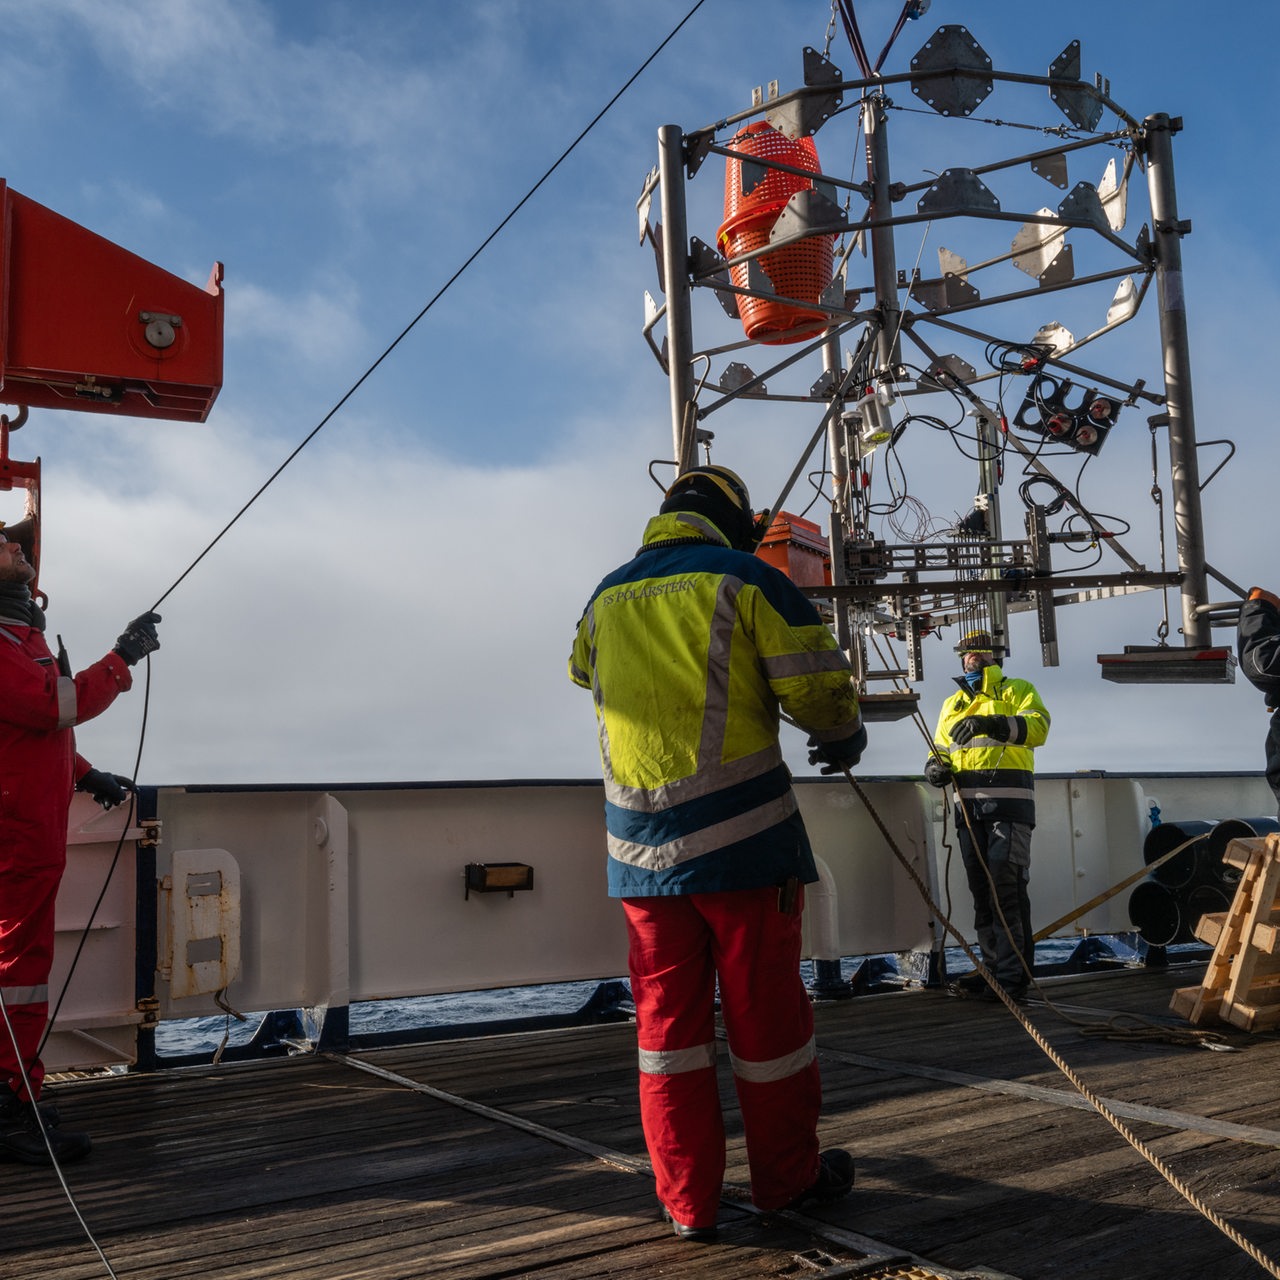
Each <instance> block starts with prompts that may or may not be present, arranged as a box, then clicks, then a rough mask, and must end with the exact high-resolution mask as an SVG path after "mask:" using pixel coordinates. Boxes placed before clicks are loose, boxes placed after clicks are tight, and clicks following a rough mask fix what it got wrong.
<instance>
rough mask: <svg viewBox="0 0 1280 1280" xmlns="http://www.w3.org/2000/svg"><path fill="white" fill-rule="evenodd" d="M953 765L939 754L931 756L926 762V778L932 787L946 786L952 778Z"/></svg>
mask: <svg viewBox="0 0 1280 1280" xmlns="http://www.w3.org/2000/svg"><path fill="white" fill-rule="evenodd" d="M952 776H953V775H952V773H951V766H950V765H949V764H947V762H946V761H945V760H939V759H938V757H937V756H930V757H929V758H928V759H927V760H926V761H925V762H924V780H925V781H926V782H927V783H928V784H929V785H930V786H931V787H945V786H946V785H947V783H948V782H950V781H951V779H952Z"/></svg>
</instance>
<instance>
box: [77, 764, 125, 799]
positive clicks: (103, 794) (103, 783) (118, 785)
mask: <svg viewBox="0 0 1280 1280" xmlns="http://www.w3.org/2000/svg"><path fill="white" fill-rule="evenodd" d="M76 790H77V791H84V792H87V793H88V794H89V795H91V796H92V797H93V798H94V799H95V800H96V801H97V802H98V803H99V804H100V805H101V806H102V807H103V808H104V809H112V808H114V807H115V806H116V805H118V804H124V802H125V801H126V800H127V799H128V798H129V792H130V791H132V790H133V780H132V779H131V778H125V777H122V776H121V775H120V774H118V773H103V771H102V770H101V769H90V770H89V771H88V772H87V773H86V774H85V775H84V777H83V778H81V779H80V781H79V782H77V783H76Z"/></svg>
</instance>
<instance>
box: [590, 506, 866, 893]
mask: <svg viewBox="0 0 1280 1280" xmlns="http://www.w3.org/2000/svg"><path fill="white" fill-rule="evenodd" d="M569 678H570V679H571V680H573V681H574V683H575V684H578V685H581V686H582V687H583V688H587V689H590V690H591V691H592V693H593V695H594V697H595V706H596V715H597V719H598V727H599V733H600V756H601V761H602V765H603V769H604V782H605V817H606V828H607V831H608V847H609V892H610V893H611V894H612V895H613V896H614V897H643V896H651V895H655V894H681V893H708V892H717V891H720V890H726V889H756V888H761V887H763V886H765V885H769V884H780V883H782V882H783V881H785V880H786V879H788V878H789V877H791V876H796V877H797V878H798V879H800V880H801V881H802V882H805V883H807V882H810V881H813V880H816V879H817V873H816V870H815V867H814V863H813V856H812V853H811V852H810V850H809V844H808V838H807V837H806V836H805V834H804V827H803V823H802V822H801V821H800V816H799V813H798V811H797V806H796V799H795V794H794V792H793V791H792V788H791V774H790V772H789V771H788V769H787V766H786V764H785V763H784V762H783V759H782V752H781V749H780V747H779V744H778V725H779V706H781V708H782V710H783V711H785V713H786V714H787V716H788V717H790V718H791V719H792V720H794V721H795V722H796V723H797V724H799V725H800V726H801V728H803V729H805V730H806V731H808V732H809V733H810V734H812V735H813V736H814V737H816V738H817V739H818V740H819V741H822V742H831V743H837V742H845V741H847V740H851V741H852V742H856V744H857V746H858V748H859V749H860V747H861V745H862V742H864V741H865V731H864V730H863V728H862V721H861V718H860V716H859V712H858V698H857V694H856V692H855V690H854V687H853V683H852V680H851V678H850V673H849V663H848V660H847V659H846V658H845V655H844V654H843V653H842V652H841V651H840V649H839V647H838V646H837V644H836V642H835V638H834V637H833V636H832V634H831V631H830V629H829V628H828V627H827V626H826V625H825V624H824V623H823V621H822V619H821V617H820V616H819V615H818V612H817V610H816V609H815V608H814V607H813V605H812V604H810V602H809V601H808V600H806V599H805V597H804V596H803V595H801V594H800V592H799V590H798V589H797V588H796V587H795V585H794V584H793V583H792V582H791V581H790V579H788V578H787V577H786V576H785V575H784V574H782V573H780V572H779V571H778V570H777V569H774V568H773V567H772V566H771V565H768V564H766V563H765V562H764V561H763V560H760V559H758V558H757V557H756V556H753V555H748V554H746V553H745V552H741V551H735V550H733V549H731V548H730V547H729V546H728V545H727V540H726V539H725V538H724V537H723V535H722V534H721V533H720V532H719V530H718V529H717V528H716V527H715V526H714V525H713V524H711V523H710V522H709V521H707V520H705V519H704V518H702V517H700V516H696V515H693V514H691V513H687V512H671V513H668V514H666V515H659V516H655V517H654V518H653V519H652V520H650V521H649V524H648V526H647V527H646V529H645V534H644V542H643V545H642V546H641V549H640V551H639V552H638V553H637V554H636V556H635V558H634V559H633V560H631V561H630V562H629V563H627V564H625V565H623V566H622V567H621V568H619V569H617V570H615V571H614V572H613V573H611V574H610V575H609V576H608V577H607V578H605V579H604V581H603V582H601V583H600V585H599V586H598V587H597V588H596V590H595V592H594V593H593V595H592V599H591V603H590V604H589V605H588V606H587V609H586V612H585V613H584V614H583V616H582V619H581V621H580V622H579V624H578V632H577V638H576V640H575V643H574V646H573V652H572V654H571V656H570V658H569Z"/></svg>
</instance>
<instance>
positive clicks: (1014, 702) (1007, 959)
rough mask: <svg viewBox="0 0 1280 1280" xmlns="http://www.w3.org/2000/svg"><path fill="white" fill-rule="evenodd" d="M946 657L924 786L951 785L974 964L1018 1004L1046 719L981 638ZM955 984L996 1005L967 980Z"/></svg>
mask: <svg viewBox="0 0 1280 1280" xmlns="http://www.w3.org/2000/svg"><path fill="white" fill-rule="evenodd" d="M956 651H957V652H958V653H959V655H960V662H961V667H962V674H961V675H960V676H958V677H957V678H956V683H957V684H958V685H959V686H960V688H959V690H958V691H957V692H955V693H953V694H952V695H951V697H949V698H948V699H947V701H946V702H945V703H943V706H942V711H941V712H940V713H939V715H938V725H937V728H936V729H935V730H934V734H933V754H932V755H931V756H930V757H929V759H928V761H927V762H926V764H925V777H926V779H927V780H928V781H929V782H931V783H932V784H933V785H934V786H935V787H945V786H946V785H947V784H948V783H954V785H955V789H956V805H955V823H956V836H957V838H958V840H959V842H960V855H961V857H962V858H963V860H964V869H965V874H966V877H967V878H968V882H969V891H970V893H971V894H972V895H973V916H974V929H975V932H976V933H977V937H978V945H979V946H980V948H981V949H982V961H983V964H984V965H985V966H986V968H987V969H988V970H989V971H990V972H991V973H992V974H993V975H994V976H995V978H996V979H997V980H998V981H999V982H1000V984H1001V985H1002V986H1003V987H1004V988H1005V990H1006V991H1008V992H1009V994H1010V995H1012V996H1013V997H1014V998H1015V999H1021V998H1023V997H1025V995H1026V992H1027V986H1028V981H1029V978H1028V975H1029V972H1030V969H1031V966H1032V964H1033V963H1034V943H1033V941H1032V930H1031V900H1030V897H1029V895H1028V891H1027V883H1028V879H1029V875H1030V870H1029V869H1030V866H1031V832H1032V829H1033V828H1034V827H1035V825H1036V798H1035V757H1034V751H1035V748H1036V747H1038V746H1041V745H1042V744H1043V742H1044V740H1045V739H1046V738H1047V737H1048V735H1049V712H1048V711H1047V710H1046V709H1045V705H1044V703H1043V702H1042V701H1041V700H1040V695H1039V693H1038V692H1037V691H1036V687H1035V685H1033V684H1032V683H1031V682H1030V681H1029V680H1018V679H1011V678H1010V677H1008V676H1006V675H1005V674H1004V672H1003V670H1002V669H1001V668H1000V666H999V659H1000V656H1001V655H1002V654H1003V649H1001V648H998V647H997V646H996V645H995V644H994V643H993V641H992V638H991V635H990V633H988V632H986V631H971V632H969V633H968V634H967V635H965V636H964V637H963V638H962V639H961V641H960V643H959V644H958V645H957V646H956ZM1024 961H1025V964H1024ZM957 985H958V986H959V987H960V988H961V989H962V990H967V991H968V992H970V993H974V994H982V995H984V996H991V997H992V998H998V997H995V995H994V992H992V991H991V990H990V989H989V988H988V987H987V985H986V981H985V979H983V978H982V976H981V975H980V974H978V973H976V972H975V973H973V974H967V975H966V976H965V977H964V978H962V979H961V980H960V982H959V983H958V984H957Z"/></svg>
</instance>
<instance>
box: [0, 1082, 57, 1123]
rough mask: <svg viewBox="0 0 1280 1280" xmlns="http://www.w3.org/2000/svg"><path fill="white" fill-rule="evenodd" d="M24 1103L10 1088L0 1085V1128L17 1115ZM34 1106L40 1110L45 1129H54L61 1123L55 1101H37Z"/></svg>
mask: <svg viewBox="0 0 1280 1280" xmlns="http://www.w3.org/2000/svg"><path fill="white" fill-rule="evenodd" d="M26 1105H27V1104H26V1103H25V1102H23V1101H22V1100H21V1099H20V1098H19V1097H18V1095H17V1094H16V1093H14V1091H13V1089H12V1088H5V1087H4V1086H3V1085H0V1128H3V1127H4V1125H5V1124H6V1123H7V1122H8V1121H9V1120H11V1119H14V1118H16V1117H17V1116H19V1115H20V1114H21V1112H22V1108H23V1107H25V1106H26ZM36 1107H37V1108H38V1109H39V1111H40V1119H41V1120H43V1121H44V1127H45V1128H46V1129H56V1128H57V1127H58V1125H59V1124H61V1123H62V1117H61V1116H60V1115H59V1114H58V1108H57V1105H56V1104H55V1103H52V1102H37V1103H36Z"/></svg>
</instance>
